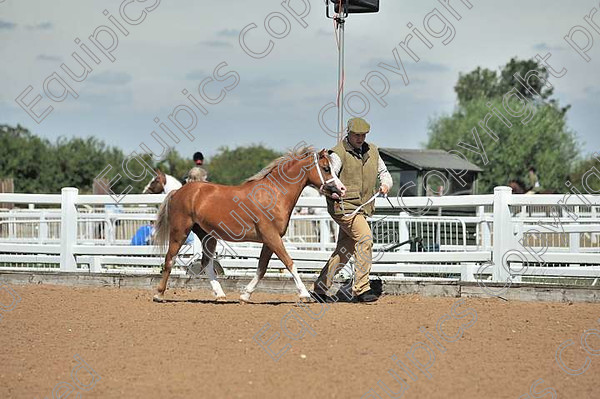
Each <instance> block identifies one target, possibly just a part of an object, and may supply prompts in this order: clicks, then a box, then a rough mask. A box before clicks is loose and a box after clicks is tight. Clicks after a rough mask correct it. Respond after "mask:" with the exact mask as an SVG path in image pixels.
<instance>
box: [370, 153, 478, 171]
mask: <svg viewBox="0 0 600 399" xmlns="http://www.w3.org/2000/svg"><path fill="white" fill-rule="evenodd" d="M379 152H380V153H381V154H382V155H387V156H388V157H390V158H393V159H394V160H396V161H399V162H403V163H405V164H408V165H410V166H412V167H414V168H416V169H418V170H431V169H454V170H457V171H460V170H467V171H472V172H482V171H483V169H481V168H480V167H479V166H477V165H475V164H473V163H471V162H468V161H465V160H464V159H462V158H460V157H458V156H456V155H452V154H450V153H448V152H446V151H444V150H415V149H407V148H381V147H380V148H379Z"/></svg>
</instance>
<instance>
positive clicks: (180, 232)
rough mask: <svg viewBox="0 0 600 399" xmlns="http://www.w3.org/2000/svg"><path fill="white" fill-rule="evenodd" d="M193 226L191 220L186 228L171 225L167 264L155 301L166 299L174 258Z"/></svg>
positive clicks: (166, 257)
mask: <svg viewBox="0 0 600 399" xmlns="http://www.w3.org/2000/svg"><path fill="white" fill-rule="evenodd" d="M191 228H192V226H191V220H190V226H189V227H187V228H186V229H181V228H174V227H171V231H170V232H169V237H170V238H169V249H168V250H167V255H166V256H165V266H164V269H163V271H162V278H161V280H160V283H158V289H157V291H158V293H157V294H156V295H154V301H156V302H162V301H163V300H164V294H165V291H166V289H167V281H168V280H169V276H170V275H171V269H172V268H173V258H174V257H175V256H176V255H177V253H178V252H179V249H181V246H182V245H183V243H184V242H185V240H186V238H187V236H188V234H189V233H190V230H191Z"/></svg>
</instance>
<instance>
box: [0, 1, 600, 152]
mask: <svg viewBox="0 0 600 399" xmlns="http://www.w3.org/2000/svg"><path fill="white" fill-rule="evenodd" d="M138 1H139V0H138ZM305 1H307V2H308V1H309V0H305ZM129 2H130V3H132V4H129ZM471 2H472V3H473V8H472V9H470V10H469V9H467V8H466V7H465V6H464V5H463V4H462V3H461V1H459V0H451V1H450V4H451V5H453V6H454V8H455V9H456V11H457V12H458V13H459V14H460V15H461V16H462V17H461V19H460V20H456V19H454V18H453V17H452V16H451V15H450V13H449V12H448V11H447V10H446V9H445V8H444V7H443V6H442V5H441V3H440V2H438V1H433V0H420V1H397V0H396V1H393V0H381V9H380V12H379V13H377V14H368V15H351V16H350V18H349V19H348V20H347V23H346V92H350V91H361V92H363V93H365V94H366V91H365V89H364V88H363V87H362V86H361V85H360V82H361V81H362V80H363V79H364V78H365V76H366V75H367V74H368V73H369V72H370V71H379V72H381V73H383V74H384V75H385V76H386V78H387V79H388V80H389V82H390V88H389V93H388V94H387V95H386V97H385V101H386V102H387V106H386V107H383V106H382V105H380V104H379V103H378V102H377V101H375V100H374V98H373V97H371V96H370V95H367V98H368V99H369V100H370V110H369V112H368V115H367V119H368V120H369V121H370V122H371V124H372V133H371V134H370V139H371V140H372V141H374V142H376V143H378V144H379V145H380V146H387V147H404V148H419V147H421V145H422V143H424V142H425V141H426V140H427V123H428V120H429V119H430V118H432V117H435V116H436V115H440V114H446V113H450V112H452V110H453V109H454V107H455V94H454V91H453V86H454V84H455V83H456V80H457V77H458V74H459V72H468V71H470V70H472V69H474V68H476V67H477V66H482V67H487V68H492V69H495V70H498V69H499V67H500V66H502V65H504V64H505V63H506V62H507V61H508V60H509V59H510V58H511V57H514V56H517V57H519V58H531V57H533V56H535V55H536V54H537V53H540V54H541V55H544V54H546V53H548V52H550V53H552V58H551V59H550V62H551V63H552V64H553V65H555V66H556V68H557V69H559V70H560V69H561V68H563V67H564V68H566V69H567V71H568V72H567V74H566V75H565V76H564V77H563V78H561V79H554V80H553V81H552V83H553V84H554V85H555V87H556V90H555V93H556V96H557V97H558V98H559V100H560V102H561V104H572V109H571V110H570V111H569V113H568V123H569V127H570V128H571V129H572V130H574V131H575V132H576V133H577V136H578V138H579V140H580V142H581V143H582V149H583V152H584V153H586V154H587V153H591V152H594V151H597V150H598V149H599V147H600V135H599V134H598V125H599V124H600V112H598V109H599V105H600V101H599V99H600V74H599V73H598V72H597V71H598V70H599V67H600V60H599V59H598V58H600V50H599V49H598V47H600V34H598V33H597V32H594V31H593V30H592V29H591V28H590V27H589V25H587V24H586V23H585V22H584V19H583V17H584V16H585V15H587V14H588V13H589V12H590V10H591V9H592V8H594V7H597V6H598V3H597V2H593V1H588V0H574V1H570V2H565V1H558V0H526V1H523V0H519V1H516V0H506V1H502V2H498V1H491V0H472V1H471ZM122 3H123V4H125V11H124V12H125V13H126V15H128V16H129V18H131V20H132V22H133V20H134V19H136V18H138V16H140V19H139V20H138V22H137V24H135V23H134V24H126V23H124V21H123V19H122V17H120V16H119V10H120V6H121V5H122ZM291 5H292V6H293V7H294V8H295V9H296V10H298V12H301V11H302V9H303V8H304V5H303V2H302V0H292V2H291ZM144 8H147V9H149V11H146V16H145V18H144V19H143V20H142V17H143V15H141V13H142V10H144ZM434 8H437V9H438V10H439V11H440V12H441V13H442V14H443V15H444V16H445V17H446V18H448V19H449V21H450V22H451V23H452V25H453V26H454V28H455V31H456V36H455V37H454V39H452V40H451V41H450V43H448V45H443V44H442V39H436V38H433V37H432V36H429V35H427V34H426V33H425V29H424V28H423V18H424V17H425V16H426V15H427V14H428V13H430V12H431V11H432V10H434ZM104 10H107V11H108V13H107V14H108V15H106V16H105V15H104ZM275 12H280V13H283V14H285V15H286V16H287V18H288V19H289V30H290V31H289V34H288V35H287V36H286V37H283V38H280V39H274V38H271V37H269V35H268V33H267V32H266V30H265V26H264V21H265V18H266V17H267V16H269V15H271V16H272V17H273V16H277V15H278V14H271V13H275ZM111 15H112V16H113V18H116V20H117V21H120V23H121V24H122V25H123V28H124V29H125V30H126V31H128V35H127V36H125V35H124V34H123V33H121V32H119V31H118V30H117V28H116V27H115V25H114V24H112V23H111V22H109V20H108V17H110V16H111ZM596 20H598V22H599V24H600V15H597V16H596ZM305 21H306V24H307V27H306V28H304V27H302V26H301V25H300V23H299V22H297V21H296V20H295V19H294V18H292V17H291V16H290V15H289V14H287V12H286V11H285V10H284V8H283V7H282V5H281V0H259V1H252V2H250V1H242V0H228V1H222V2H205V1H201V2H198V1H191V0H179V1H177V2H175V1H168V0H162V1H159V0H146V1H145V2H139V3H135V2H133V0H126V1H125V2H124V1H123V0H103V1H93V0H64V1H60V2H55V1H53V2H48V1H41V0H38V1H31V0H4V1H2V0H0V60H2V61H1V62H0V79H1V82H2V85H1V87H2V90H0V123H9V124H13V125H14V124H17V123H20V124H22V125H24V126H26V127H27V128H29V129H30V130H32V131H33V132H34V133H35V134H37V135H40V136H43V137H47V138H49V139H51V140H54V139H56V138H57V137H59V136H67V137H71V136H79V137H86V136H95V137H98V138H101V139H103V140H104V141H106V142H108V143H109V144H112V145H116V146H119V147H121V148H123V149H124V150H126V151H131V150H134V149H136V148H137V147H138V146H139V145H140V143H153V142H152V140H151V138H150V137H151V136H150V133H151V132H152V131H153V130H156V131H158V132H160V130H158V127H157V125H156V123H155V122H154V119H155V118H159V119H160V120H161V121H167V122H168V115H169V114H170V113H172V112H173V109H174V108H175V107H176V106H178V105H180V104H186V105H187V106H190V105H191V104H190V102H189V101H188V100H187V99H186V98H185V96H184V95H183V94H182V90H187V91H188V92H189V93H191V94H193V95H194V96H195V98H196V99H198V100H199V101H201V103H202V104H203V105H204V107H205V108H206V110H207V111H208V114H207V115H202V114H200V112H198V115H199V118H198V125H197V127H196V128H195V129H194V130H193V134H194V136H195V140H194V141H193V142H191V141H190V140H188V139H186V138H185V137H183V136H182V140H181V141H180V143H179V144H176V145H175V147H176V148H177V149H178V150H179V151H180V152H181V153H182V154H184V155H186V154H189V155H190V156H191V154H192V153H193V152H194V151H196V150H201V151H203V152H205V154H206V155H209V156H210V155H211V154H214V153H215V151H216V150H217V148H218V147H219V146H222V145H226V146H230V147H234V146H237V145H243V144H250V143H264V144H265V145H268V146H270V147H273V148H276V149H280V150H283V149H285V148H288V147H292V146H294V145H295V144H296V143H297V142H299V141H301V140H304V141H306V142H307V143H310V144H314V145H316V146H319V147H330V146H332V145H333V144H334V142H335V140H334V139H333V138H331V137H330V136H328V135H327V134H325V133H324V132H323V131H322V129H321V128H320V126H319V123H318V115H319V110H320V109H321V108H322V107H323V106H324V105H325V104H327V103H329V102H330V101H332V100H334V99H335V92H336V76H337V53H336V43H335V37H334V33H333V24H332V21H331V20H329V19H326V17H325V7H324V4H323V1H322V0H310V11H309V12H308V15H307V16H306V17H305ZM270 22H271V26H272V28H273V29H274V30H275V31H278V32H281V31H282V30H283V29H284V28H285V26H284V25H283V24H282V23H281V21H280V20H277V18H276V17H275V18H274V19H271V20H270ZM251 23H254V24H256V26H257V28H255V29H252V30H249V31H248V32H247V34H246V36H245V38H246V42H247V44H248V46H249V48H251V49H254V50H255V51H256V52H260V51H262V50H263V49H264V48H266V46H267V43H268V42H269V40H272V41H273V48H272V50H271V52H270V53H269V54H268V55H267V56H266V57H264V58H261V59H255V58H252V57H250V56H249V55H248V54H247V53H246V52H244V51H243V49H242V48H241V46H240V44H239V39H238V38H239V33H240V31H241V30H242V29H243V28H244V27H246V26H248V25H249V24H251ZM409 23H412V24H414V26H417V27H418V28H419V29H420V32H423V33H424V34H425V35H426V36H427V37H428V39H429V40H430V41H431V43H432V44H433V48H432V49H428V48H427V47H425V46H424V45H423V44H422V43H421V42H419V41H418V39H413V42H411V47H412V48H413V49H414V51H415V52H416V53H417V55H418V56H419V58H420V61H419V62H418V63H417V62H415V61H414V60H412V59H411V58H410V57H409V56H408V55H407V54H406V53H405V52H404V51H403V50H401V49H400V48H399V47H398V43H399V42H401V41H403V40H405V37H406V35H407V34H409V33H410V30H411V29H409V28H408V27H407V24H409ZM102 25H107V26H109V27H111V28H112V29H113V31H115V32H117V38H118V43H114V45H113V47H116V48H115V49H114V50H113V51H112V53H111V54H112V57H114V61H113V62H111V61H109V60H108V58H107V57H106V56H104V55H102V54H101V53H100V51H99V50H98V49H97V48H95V47H94V46H93V45H92V43H91V42H90V39H88V37H89V36H90V35H92V34H93V33H94V31H95V30H96V29H97V28H98V27H99V26H102ZM575 25H582V26H587V29H588V30H589V32H591V34H593V39H594V40H595V42H596V44H595V45H594V46H595V47H594V46H593V47H592V48H591V49H590V50H589V51H588V53H587V54H588V56H589V57H590V58H591V61H590V62H586V61H584V60H583V58H581V57H580V56H579V55H578V54H577V53H576V52H575V51H574V50H573V49H572V48H571V47H569V46H568V44H567V43H566V42H565V40H564V39H563V37H564V36H565V35H566V34H567V33H568V32H569V30H570V29H571V28H572V27H573V26H575ZM76 38H79V39H80V40H81V43H84V44H86V45H87V46H88V48H91V49H92V51H93V52H94V53H96V54H98V58H99V60H100V64H99V65H96V64H95V63H93V62H92V61H90V58H89V57H87V58H86V56H85V53H84V52H83V50H81V49H80V47H79V46H78V45H77V44H76V43H75V39H76ZM98 38H99V40H100V41H102V42H103V43H104V45H105V46H106V47H110V44H111V41H112V39H111V38H110V37H109V36H108V35H107V34H104V33H99V35H98ZM578 40H579V41H580V42H581V43H582V46H584V45H585V41H586V40H587V39H586V38H585V36H583V35H580V36H579V37H578ZM394 49H397V50H398V54H399V55H400V57H401V58H402V61H403V64H404V67H405V70H406V74H407V78H408V80H409V84H408V85H405V84H404V82H403V80H402V78H401V77H400V76H399V75H395V74H394V73H392V72H390V71H386V70H384V69H382V68H380V67H378V64H379V63H381V62H385V63H387V64H390V65H395V61H394V55H393V50H394ZM73 52H77V53H78V54H79V55H80V56H82V58H83V59H85V60H87V62H88V63H89V64H90V66H91V67H92V69H93V70H92V71H91V72H89V75H88V76H87V77H86V78H85V80H83V81H82V82H74V81H73V80H71V79H69V78H67V77H66V74H65V72H63V71H62V70H61V68H60V66H61V64H62V63H65V64H66V65H68V66H69V67H71V69H73V71H74V72H79V71H80V70H81V68H79V67H78V66H77V64H76V63H75V61H74V60H73V58H72V56H71V54H72V53H73ZM223 62H225V63H227V66H222V68H221V69H220V70H219V71H218V73H219V74H220V75H221V76H223V75H225V76H231V77H230V78H228V79H226V78H225V77H223V78H221V79H222V80H224V81H223V82H219V81H217V80H214V79H213V81H212V82H211V81H209V82H208V84H207V85H206V86H205V93H207V95H208V96H210V97H213V98H214V97H217V96H218V95H219V93H220V92H221V90H224V87H225V86H229V91H225V97H224V98H223V99H222V100H221V101H220V102H219V103H218V104H207V103H206V102H203V101H202V99H201V97H200V96H199V95H198V86H199V84H200V83H201V82H202V81H203V80H204V79H206V78H210V77H212V76H213V74H214V70H215V68H216V67H217V66H218V65H219V64H221V63H223ZM231 71H234V72H235V74H237V76H238V77H239V83H238V84H237V85H235V87H232V86H233V85H234V83H236V81H237V77H235V76H236V75H235V74H233V73H231ZM55 72H57V73H58V75H59V76H61V77H62V78H64V79H65V81H66V82H68V83H69V84H70V85H71V87H72V89H73V90H74V91H75V92H77V94H78V98H77V99H76V98H73V97H72V96H68V97H67V98H66V99H65V100H64V101H62V102H56V101H52V100H50V99H49V98H48V96H47V95H46V94H45V93H44V90H43V84H44V81H45V80H46V79H47V78H48V77H49V76H51V75H52V74H53V73H55ZM228 72H230V74H229V75H226V74H227V73H228ZM28 86H32V88H33V89H32V91H31V92H30V93H29V94H28V95H27V96H25V98H24V101H25V102H26V103H29V102H31V101H32V100H33V99H34V97H35V96H36V95H38V94H40V95H42V99H41V100H40V102H39V104H38V105H37V106H36V107H34V109H35V110H36V112H38V113H41V112H42V111H43V110H44V109H46V108H47V107H48V106H53V107H54V109H53V110H52V112H51V113H50V114H49V115H48V116H47V117H46V118H45V119H44V120H43V121H42V122H41V123H39V124H38V123H36V122H34V120H33V119H32V118H31V117H30V116H29V115H28V114H27V113H26V112H25V111H24V110H23V109H22V108H20V107H19V106H18V105H17V104H16V102H15V98H17V97H18V96H19V95H20V94H21V93H22V92H23V91H24V90H25V89H26V88H27V87H28ZM374 86H377V85H376V84H374ZM49 89H50V90H51V91H53V92H54V93H55V94H57V93H59V92H60V90H59V88H58V84H57V82H53V83H51V84H50V85H49ZM354 106H355V108H358V103H355V104H354ZM181 115H182V114H180V116H181ZM326 116H327V117H328V118H326V120H327V121H328V122H331V123H334V122H335V120H334V119H335V118H334V117H335V112H330V113H328V114H326ZM181 117H182V118H183V116H181ZM184 119H185V118H184ZM167 124H168V125H169V127H171V128H173V125H171V124H170V123H169V122H168V123H167ZM162 136H164V134H163V135H162ZM168 142H169V143H171V142H170V141H168Z"/></svg>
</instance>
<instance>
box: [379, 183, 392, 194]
mask: <svg viewBox="0 0 600 399" xmlns="http://www.w3.org/2000/svg"><path fill="white" fill-rule="evenodd" d="M389 191H390V188H389V187H388V186H387V184H382V185H381V186H379V192H380V193H381V194H383V195H387V193H388V192H389Z"/></svg>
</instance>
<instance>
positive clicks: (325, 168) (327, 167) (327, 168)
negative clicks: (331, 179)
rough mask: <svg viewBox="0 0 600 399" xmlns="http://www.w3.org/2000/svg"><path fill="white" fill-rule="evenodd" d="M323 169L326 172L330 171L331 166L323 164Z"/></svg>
mask: <svg viewBox="0 0 600 399" xmlns="http://www.w3.org/2000/svg"><path fill="white" fill-rule="evenodd" d="M323 170H324V171H325V172H327V173H329V172H331V168H330V167H329V166H325V167H324V168H323Z"/></svg>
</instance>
